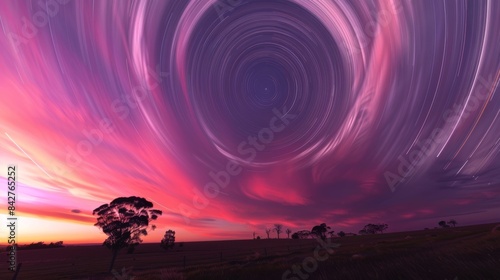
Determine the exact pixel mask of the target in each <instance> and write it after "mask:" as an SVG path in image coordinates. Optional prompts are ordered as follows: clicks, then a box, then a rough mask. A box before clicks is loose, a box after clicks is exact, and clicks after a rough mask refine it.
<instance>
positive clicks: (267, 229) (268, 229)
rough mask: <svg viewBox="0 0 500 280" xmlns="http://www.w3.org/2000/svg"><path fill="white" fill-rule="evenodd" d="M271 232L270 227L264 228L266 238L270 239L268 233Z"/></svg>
mask: <svg viewBox="0 0 500 280" xmlns="http://www.w3.org/2000/svg"><path fill="white" fill-rule="evenodd" d="M270 233H271V229H270V228H266V234H267V239H270V237H269V234H270Z"/></svg>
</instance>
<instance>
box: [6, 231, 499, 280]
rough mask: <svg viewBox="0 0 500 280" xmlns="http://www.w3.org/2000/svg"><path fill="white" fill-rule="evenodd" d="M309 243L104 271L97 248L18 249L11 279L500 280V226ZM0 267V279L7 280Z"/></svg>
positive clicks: (183, 256)
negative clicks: (17, 264)
mask: <svg viewBox="0 0 500 280" xmlns="http://www.w3.org/2000/svg"><path fill="white" fill-rule="evenodd" d="M495 226H496V224H488V225H475V226H467V227H456V228H447V229H431V230H422V231H413V232H400V233H386V234H379V235H370V236H349V237H343V238H334V239H332V240H328V241H327V242H318V241H316V240H313V239H309V240H287V239H281V240H276V239H271V240H242V241H213V242H185V243H183V246H182V247H180V246H179V245H180V244H177V245H176V247H175V248H174V249H173V250H171V251H164V250H163V249H161V248H160V247H159V245H158V244H142V245H140V246H139V247H137V249H136V250H135V252H134V253H133V254H127V253H126V252H122V253H121V254H120V255H119V256H118V258H117V260H116V263H115V266H114V268H115V270H114V271H113V272H112V273H108V272H107V268H108V265H109V263H110V260H111V253H110V252H109V251H108V250H107V249H105V248H103V247H102V246H75V247H64V248H54V249H40V250H26V251H18V259H19V262H21V263H22V267H21V270H20V272H19V276H18V278H17V279H19V280H25V279H26V280H29V279H39V280H43V279H51V280H52V279H80V280H85V279H118V280H132V279H134V280H142V279H145V280H148V279H150V280H153V279H168V280H176V279H214V280H215V279H231V280H237V279H249V280H250V279H251V280H257V279H290V280H298V279H325V280H326V279H328V280H329V279H442V280H444V279H449V280H462V279H481V280H486V279H500V226H499V227H497V228H495ZM6 259H7V258H6V255H5V253H2V254H1V258H0V261H1V262H2V263H3V264H4V265H3V266H4V268H3V269H2V270H1V271H0V279H11V278H12V275H13V273H11V272H9V271H7V270H6V265H5V264H6Z"/></svg>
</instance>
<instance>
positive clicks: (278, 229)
mask: <svg viewBox="0 0 500 280" xmlns="http://www.w3.org/2000/svg"><path fill="white" fill-rule="evenodd" d="M282 229H283V225H282V224H274V231H276V234H277V235H278V239H280V233H281V231H282Z"/></svg>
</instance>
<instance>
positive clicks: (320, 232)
mask: <svg viewBox="0 0 500 280" xmlns="http://www.w3.org/2000/svg"><path fill="white" fill-rule="evenodd" d="M329 229H330V227H329V226H327V225H326V224H325V223H322V224H321V225H317V226H314V227H313V228H312V230H311V234H312V235H315V236H316V237H319V238H321V239H323V240H325V239H326V232H327V231H328V230H329Z"/></svg>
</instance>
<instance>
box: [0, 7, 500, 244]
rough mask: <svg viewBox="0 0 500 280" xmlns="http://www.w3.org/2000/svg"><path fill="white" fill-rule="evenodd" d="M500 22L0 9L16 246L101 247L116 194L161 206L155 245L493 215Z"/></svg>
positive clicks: (430, 11) (6, 159) (428, 16)
mask: <svg viewBox="0 0 500 280" xmlns="http://www.w3.org/2000/svg"><path fill="white" fill-rule="evenodd" d="M499 14H500V2H498V1H493V0H491V1H487V0H478V1H461V0H458V1H434V0H422V1H409V0H401V1H398V0H377V1H359V2H356V3H354V1H347V0H335V1H332V0H286V1H285V0H276V1H264V0H261V1H254V0H217V1H215V0H203V1H187V0H186V1H177V0H172V1H167V0H166V1H129V0H126V1H83V0H70V1H68V0H48V1H45V0H42V1H12V0H9V1H1V2H0V25H1V29H2V30H1V31H0V32H1V33H2V35H1V36H0V73H1V75H0V97H1V100H2V102H0V170H1V171H0V185H1V186H3V187H2V188H3V189H4V191H1V192H0V196H1V197H0V199H1V200H2V203H1V205H2V211H1V217H0V218H1V220H2V223H5V224H7V214H8V213H7V168H8V166H9V165H15V166H16V177H17V178H16V179H17V187H16V204H15V207H16V210H15V215H16V216H17V217H18V221H17V233H16V234H17V236H16V238H17V239H18V242H19V243H29V242H37V241H45V242H52V241H58V240H63V241H64V242H65V243H100V242H102V241H103V240H104V238H105V235H104V234H103V233H102V232H100V230H99V229H98V228H96V227H94V226H93V224H94V223H95V222H96V216H93V215H92V210H93V209H95V208H97V207H98V206H100V205H102V204H104V203H109V202H110V201H112V200H113V199H114V198H117V197H123V196H140V197H144V198H146V199H148V200H149V201H151V202H153V204H154V208H156V209H160V210H162V211H163V215H162V216H161V217H159V219H158V220H157V222H156V225H157V227H158V228H157V230H156V231H154V232H151V233H150V234H149V235H148V236H147V237H145V238H144V241H145V242H159V240H160V239H161V237H162V236H163V234H164V232H165V231H166V230H168V229H173V230H175V231H176V237H177V240H178V241H193V240H222V239H249V238H252V232H256V233H257V235H260V236H265V229H266V228H270V227H272V226H273V224H276V223H280V224H283V225H284V228H290V229H291V230H292V231H298V230H303V229H311V228H312V226H314V225H317V224H320V223H327V224H328V225H330V226H331V227H332V229H333V230H335V231H337V232H338V231H340V230H343V231H345V232H355V233H356V232H358V230H360V229H361V228H362V227H363V226H364V225H365V224H368V223H387V224H389V231H401V230H412V229H423V228H424V227H431V228H432V227H435V226H437V223H438V221H440V220H449V219H455V220H457V222H458V225H467V224H478V223H492V222H498V221H499V220H500V219H499V217H498V213H500V160H499V157H500V156H499V151H500V140H499V139H500V129H499V127H500V120H499V112H500V89H499V80H500V49H499V48H498V42H499V41H500V33H499V32H498V26H500V18H499V17H498V15H499ZM0 234H1V235H2V236H5V238H2V239H1V240H0V243H6V241H7V235H8V232H7V228H6V227H4V226H2V227H0ZM274 235H275V234H274V233H273V234H272V236H274Z"/></svg>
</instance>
